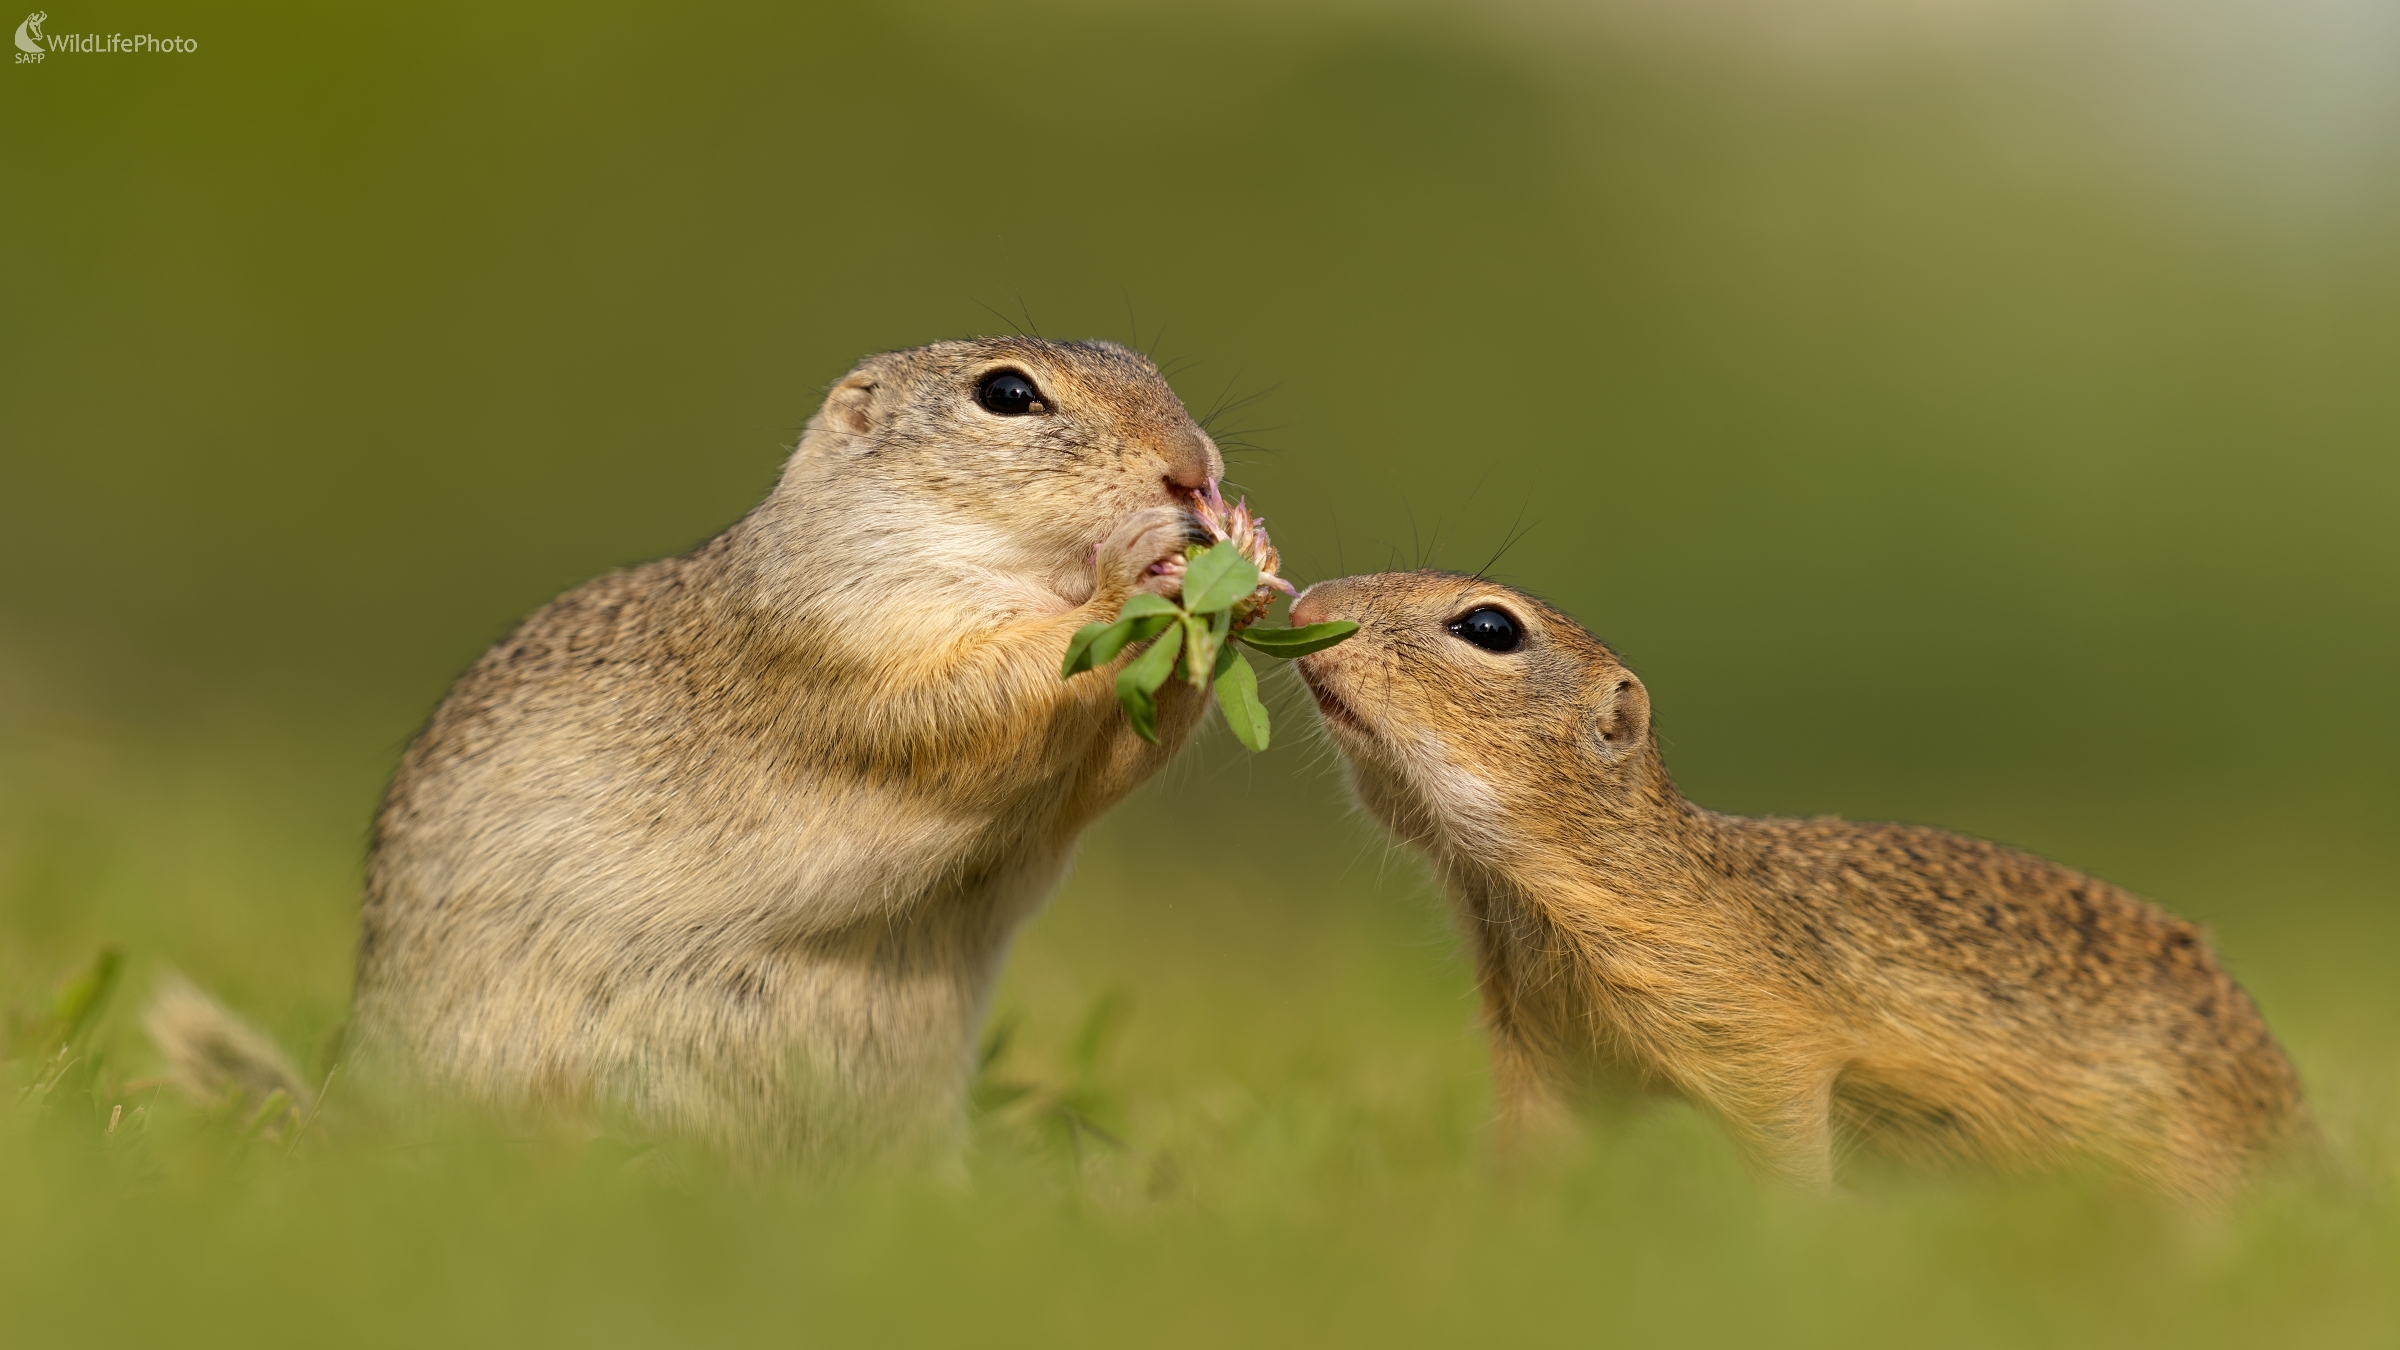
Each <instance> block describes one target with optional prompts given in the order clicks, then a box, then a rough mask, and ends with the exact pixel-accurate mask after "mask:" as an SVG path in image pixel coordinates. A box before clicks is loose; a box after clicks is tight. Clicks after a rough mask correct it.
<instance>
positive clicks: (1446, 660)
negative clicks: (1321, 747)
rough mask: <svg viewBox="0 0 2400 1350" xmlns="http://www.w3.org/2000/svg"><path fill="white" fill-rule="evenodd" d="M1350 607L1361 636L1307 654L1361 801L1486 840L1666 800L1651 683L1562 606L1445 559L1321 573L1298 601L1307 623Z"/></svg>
mask: <svg viewBox="0 0 2400 1350" xmlns="http://www.w3.org/2000/svg"><path fill="white" fill-rule="evenodd" d="M1336 619H1347V620H1349V621H1351V622H1353V623H1355V624H1357V625H1358V626H1359V630H1358V633H1357V634H1356V635H1355V636H1353V637H1351V638H1350V639H1349V640H1348V641H1346V642H1344V643H1342V644H1341V645H1340V646H1337V647H1330V648H1327V649H1326V650H1324V651H1321V652H1316V653H1314V654H1312V655H1309V656H1304V657H1302V658H1300V660H1299V662H1298V665H1299V668H1300V677H1301V679H1302V680H1303V681H1304V682H1306V684H1307V685H1308V690H1309V693H1311V694H1312V695H1314V696H1315V698H1316V701H1317V707H1318V709H1319V711H1320V712H1322V713H1323V714H1324V721H1325V726H1326V730H1327V732H1328V734H1330V735H1331V737H1332V738H1333V743H1334V745H1335V747H1336V748H1338V749H1339V750H1340V751H1341V752H1342V756H1343V758H1344V759H1346V760H1347V761H1348V762H1349V765H1350V771H1351V782H1352V784H1353V786H1355V787H1356V788H1357V790H1358V794H1359V798H1360V800H1361V801H1362V802H1364V803H1365V804H1366V806H1367V808H1368V809H1369V810H1371V811H1373V812H1374V813H1375V814H1376V815H1377V816H1378V817H1380V818H1381V819H1382V820H1383V822H1384V823H1385V824H1386V825H1388V826H1390V827H1391V829H1392V831H1393V832H1394V833H1395V834H1398V835H1399V836H1401V837H1402V838H1403V839H1407V840H1410V841H1412V842H1418V843H1425V844H1436V845H1439V846H1441V847H1444V848H1447V849H1451V850H1453V851H1456V850H1462V849H1463V850H1468V851H1473V850H1475V849H1478V848H1488V847H1498V846H1501V845H1502V844H1504V843H1506V842H1507V841H1509V840H1510V839H1511V837H1512V836H1514V835H1516V834H1517V833H1519V831H1518V830H1516V829H1514V828H1512V826H1511V822H1514V821H1524V820H1536V819H1547V820H1559V819H1562V818H1584V819H1585V821H1586V823H1598V822H1600V821H1605V820H1623V819H1626V818H1628V817H1630V816H1632V815H1634V814H1637V813H1639V812H1641V811H1643V810H1646V809H1648V808H1649V807H1650V806H1651V805H1652V804H1654V803H1655V802H1657V801H1658V800H1660V797H1659V792H1660V790H1661V789H1662V788H1663V787H1664V786H1665V775H1664V773H1663V771H1661V769H1660V768H1659V764H1658V754H1657V749H1656V746H1655V744H1654V743H1653V741H1652V739H1651V734H1650V696H1649V694H1648V692H1647V691H1645V690H1644V689H1643V688H1642V682H1641V680H1639V679H1638V678H1636V677H1635V676H1634V673H1633V672H1632V671H1630V670H1627V669H1626V668H1625V666H1624V664H1623V663H1622V662H1620V661H1618V660H1617V656H1616V653H1614V652H1612V651H1610V650H1609V649H1608V647H1607V645H1606V644H1604V643H1602V642H1601V641H1600V640H1599V639H1598V638H1595V637H1593V636H1592V635H1591V634H1590V633H1589V632H1587V631H1585V630H1584V627H1583V625H1581V624H1579V623H1577V622H1575V620H1573V619H1571V618H1569V617H1567V616H1566V615H1565V614H1563V613H1560V612H1559V611H1558V610H1556V609H1554V608H1552V607H1551V606H1549V605H1546V604H1544V603H1542V602H1541V601H1539V600H1536V599H1534V598H1533V597H1532V596H1530V595H1527V594H1525V593H1524V592H1523V591H1519V590H1513V589H1511V588H1509V587H1507V586H1501V585H1496V584H1494V583H1492V582H1489V581H1483V580H1479V579H1477V578H1475V577H1467V576H1459V575H1457V574H1456V573H1451V572H1430V571H1428V572H1384V573H1378V574H1376V575H1373V576H1360V577H1343V578H1341V579H1339V580H1335V581H1324V582H1319V583H1318V584H1316V585H1314V586H1311V587H1309V588H1308V589H1307V590H1306V591H1304V592H1302V593H1301V595H1300V598H1299V599H1298V600H1295V601H1294V602H1293V603H1292V622H1293V623H1294V624H1295V625H1300V624H1312V623H1324V622H1327V621H1330V620H1336ZM1670 790H1671V789H1670Z"/></svg>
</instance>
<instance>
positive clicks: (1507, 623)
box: [1450, 605, 1525, 652]
mask: <svg viewBox="0 0 2400 1350" xmlns="http://www.w3.org/2000/svg"><path fill="white" fill-rule="evenodd" d="M1450 632H1451V634H1452V635H1453V636H1455V637H1457V638H1459V639H1461V640H1463V641H1466V642H1472V643H1474V644H1475V645H1476V646H1478V647H1481V648H1483V649H1484V650H1485V651H1487V652H1513V651H1515V650H1516V649H1517V647H1518V645H1519V644H1520V643H1522V642H1524V640H1525V635H1524V634H1523V633H1520V632H1518V631H1517V621H1516V620H1515V619H1512V618H1510V617H1508V615H1506V614H1504V613H1502V612H1501V611H1499V610H1496V609H1493V608H1492V607H1491V606H1489V605H1486V606H1484V607H1483V608H1482V609H1471V610H1468V611H1467V612H1466V613H1465V614H1462V615H1460V616H1459V617H1458V618H1455V619H1452V620H1451V621H1450Z"/></svg>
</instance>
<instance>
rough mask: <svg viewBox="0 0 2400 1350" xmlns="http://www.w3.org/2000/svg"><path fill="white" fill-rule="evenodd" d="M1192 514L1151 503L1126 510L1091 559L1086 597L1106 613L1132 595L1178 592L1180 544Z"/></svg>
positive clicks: (1190, 537) (1188, 537)
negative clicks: (1092, 575)
mask: <svg viewBox="0 0 2400 1350" xmlns="http://www.w3.org/2000/svg"><path fill="white" fill-rule="evenodd" d="M1195 534H1196V526H1195V524H1194V522H1193V520H1192V514H1191V513H1190V512H1189V511H1186V510H1183V509H1182V508H1180V507H1174V506H1153V507H1150V508H1148V509H1146V510H1141V511H1136V512H1134V513H1133V514H1132V515H1130V516H1127V517H1126V518H1125V520H1124V523H1122V524H1120V525H1118V526H1117V528H1116V530H1115V531H1114V532H1112V533H1111V534H1110V535H1109V536H1108V539H1107V541H1106V542H1104V543H1102V544H1101V545H1100V553H1099V557H1098V558H1097V559H1096V560H1095V564H1094V565H1095V567H1096V568H1097V572H1098V575H1097V576H1096V577H1095V578H1094V582H1095V584H1094V586H1093V590H1092V599H1093V601H1094V602H1095V603H1097V604H1101V605H1103V606H1104V607H1105V608H1106V609H1107V610H1108V611H1109V612H1110V613H1114V612H1115V610H1116V607H1117V606H1118V605H1121V604H1123V603H1124V602H1125V600H1126V599H1127V598H1128V597H1130V596H1134V595H1142V594H1149V595H1163V596H1166V597H1168V598H1169V599H1174V598H1176V597H1178V596H1180V595H1182V594H1183V550H1184V547H1185V545H1187V544H1190V543H1192V542H1193V541H1194V537H1195Z"/></svg>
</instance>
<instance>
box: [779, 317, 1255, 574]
mask: <svg viewBox="0 0 2400 1350" xmlns="http://www.w3.org/2000/svg"><path fill="white" fill-rule="evenodd" d="M1224 472H1225V461H1224V459H1223V457H1222V456H1221V455H1219V454H1218V452H1217V447H1216V444H1215V443H1214V442H1213V441H1211V440H1209V438H1208V434H1207V433H1206V432H1204V431H1202V430H1201V429H1200V427H1199V426H1198V424H1196V423H1195V422H1193V420H1192V417H1191V414H1190V413H1188V412H1186V411H1184V407H1183V403H1182V401H1181V400H1179V399H1177V398H1176V397H1175V391H1174V390H1173V389H1171V388H1169V387H1168V386H1167V382H1166V380H1165V379H1163V378H1162V377H1161V376H1160V375H1159V373H1158V367H1156V366H1154V365H1152V364H1151V363H1150V360H1149V358H1147V357H1145V356H1143V355H1141V354H1140V353H1139V352H1135V351H1132V350H1129V349H1127V348H1125V347H1120V346H1118V345H1117V344H1115V343H1113V342H1049V341H1045V340H1043V339H1040V338H1028V337H1003V338H979V339H975V340H972V341H966V342H937V343H935V344H933V345H932V346H929V347H917V348H913V349H911V350H908V351H898V352H886V353H883V354H881V355H878V356H870V357H868V358H867V359H866V360H864V361H862V362H860V363H859V365H858V368H857V369H855V370H853V371H851V372H850V373H849V374H848V375H846V376H844V377H843V378H842V379H841V380H840V381H839V382H838V383H836V384H835V385H834V386H833V389H832V390H831V392H829V393H828V394H827V395H826V396H825V406H824V407H823V408H822V409H820V410H819V411H818V413H817V415H816V416H815V417H814V418H812V419H811V420H810V421H809V424H808V430H807V432H806V434H805V435H803V436H802V438H801V441H800V447H799V450H798V452H797V453H795V454H794V455H793V457H792V467H791V470H790V471H789V473H788V474H787V477H786V486H787V488H789V489H793V490H796V491H798V492H802V493H805V494H807V495H808V496H809V497H812V498H817V499H820V500H830V501H832V502H834V503H836V504H838V505H839V506H840V507H841V508H842V509H844V510H855V511H858V512H860V513H862V514H863V515H865V516H868V517H872V518H876V519H879V520H881V521H883V522H886V524H885V525H884V526H882V528H899V527H901V525H902V524H904V525H905V528H907V529H908V530H910V531H912V532H915V531H928V532H932V533H929V534H926V535H924V536H923V541H924V542H925V543H927V544H928V545H931V546H933V547H932V549H931V551H932V552H934V553H936V554H938V555H940V556H942V557H944V558H947V559H949V560H951V561H954V562H959V563H964V564H965V565H968V566H971V567H974V568H977V569H979V570H988V571H991V572H996V573H1001V574H1005V575H1008V576H1012V577H1021V578H1027V579H1038V580H1039V581H1040V582H1042V583H1043V584H1045V585H1047V586H1048V587H1049V588H1050V589H1052V590H1054V591H1056V592H1058V593H1059V594H1060V595H1062V596H1064V597H1065V598H1066V599H1067V600H1069V601H1071V602H1080V601H1081V600H1082V599H1083V598H1084V597H1085V596H1086V595H1088V593H1089V591H1090V588H1091V560H1092V551H1093V549H1094V548H1095V547H1096V546H1098V545H1099V543H1100V542H1101V541H1102V540H1104V539H1106V538H1107V537H1108V535H1109V533H1110V532H1111V531H1112V530H1114V529H1115V528H1116V526H1117V525H1118V523H1119V522H1121V521H1123V520H1124V518H1125V517H1126V516H1128V515H1130V514H1132V513H1133V512H1135V511H1139V510H1142V509H1144V508H1146V507H1154V506H1171V505H1181V504H1188V503H1189V502H1190V500H1191V496H1192V494H1193V493H1194V492H1196V491H1198V490H1200V489H1202V488H1205V487H1206V486H1207V485H1208V484H1209V483H1211V482H1213V481H1215V480H1216V479H1217V478H1219V477H1220V476H1222V475H1223V474H1224ZM937 536H938V537H937Z"/></svg>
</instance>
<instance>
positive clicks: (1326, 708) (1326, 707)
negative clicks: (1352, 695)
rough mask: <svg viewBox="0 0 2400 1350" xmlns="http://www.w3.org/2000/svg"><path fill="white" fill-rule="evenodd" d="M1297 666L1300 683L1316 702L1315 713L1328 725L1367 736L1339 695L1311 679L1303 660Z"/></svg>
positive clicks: (1356, 717) (1359, 722) (1364, 726)
mask: <svg viewBox="0 0 2400 1350" xmlns="http://www.w3.org/2000/svg"><path fill="white" fill-rule="evenodd" d="M1298 664H1299V667H1300V683H1302V684H1304V685H1306V686H1308V696H1309V697H1310V698H1313V699H1315V700H1316V701H1317V711H1318V712H1320V713H1322V714H1324V716H1325V721H1326V722H1327V723H1328V724H1329V725H1332V726H1338V727H1342V728H1344V729H1346V730H1349V731H1352V732H1355V733H1357V734H1358V735H1361V736H1364V735H1367V734H1368V732H1367V724H1366V723H1364V722H1362V721H1360V720H1359V719H1358V714H1357V713H1354V712H1352V711H1350V705H1349V704H1347V703H1344V702H1342V700H1341V696H1340V695H1338V694H1336V693H1334V692H1333V691H1332V690H1331V689H1328V688H1326V687H1325V686H1324V685H1323V684H1322V683H1320V682H1319V681H1318V680H1316V679H1315V678H1313V677H1311V676H1310V674H1309V671H1308V663H1307V662H1306V661H1305V660H1303V661H1301V662H1299V663H1298Z"/></svg>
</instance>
